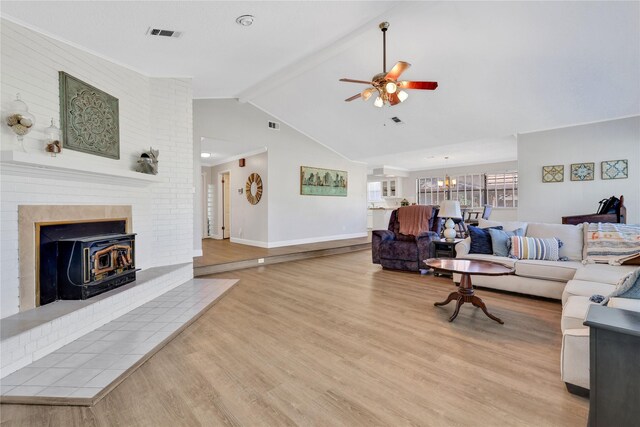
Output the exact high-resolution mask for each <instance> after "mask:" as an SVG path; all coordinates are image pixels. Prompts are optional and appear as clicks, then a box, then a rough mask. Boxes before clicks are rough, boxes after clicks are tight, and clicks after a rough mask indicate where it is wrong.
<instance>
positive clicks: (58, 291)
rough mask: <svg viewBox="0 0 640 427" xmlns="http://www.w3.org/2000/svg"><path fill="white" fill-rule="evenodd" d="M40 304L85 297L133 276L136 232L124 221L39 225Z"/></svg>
mask: <svg viewBox="0 0 640 427" xmlns="http://www.w3.org/2000/svg"><path fill="white" fill-rule="evenodd" d="M39 250H40V256H39V276H38V278H39V289H40V305H45V304H48V303H51V302H53V301H55V300H57V299H62V300H77V299H87V298H90V297H92V296H95V295H98V294H101V293H103V292H106V291H108V290H110V289H114V288H116V287H118V286H122V285H124V284H126V283H129V282H132V281H134V280H135V279H136V271H137V270H136V267H135V234H133V233H126V223H125V221H124V220H114V221H96V222H79V223H70V224H51V225H43V226H41V227H40V245H39Z"/></svg>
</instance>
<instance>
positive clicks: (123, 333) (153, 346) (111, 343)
mask: <svg viewBox="0 0 640 427" xmlns="http://www.w3.org/2000/svg"><path fill="white" fill-rule="evenodd" d="M236 282H237V280H220V279H192V280H190V281H188V282H186V283H184V284H182V285H180V286H178V287H176V288H174V289H173V290H170V291H168V292H166V293H164V294H163V295H161V296H159V297H157V298H155V299H153V300H151V301H149V302H147V303H145V304H143V305H141V306H140V307H138V308H136V309H134V310H132V311H130V312H129V313H127V314H125V315H123V316H120V317H118V318H116V319H115V320H113V321H111V322H109V323H106V324H104V325H103V326H101V327H99V328H98V329H96V330H94V331H92V332H89V333H88V334H86V335H83V336H82V337H80V338H78V339H77V340H75V341H72V342H71V343H69V344H67V345H65V346H64V347H62V348H60V349H58V350H56V351H54V352H53V353H51V354H49V355H47V356H45V357H43V358H41V359H39V360H36V361H35V362H33V363H31V364H30V365H28V366H25V367H24V368H22V369H19V370H17V371H16V372H14V373H12V374H10V375H8V376H6V377H4V378H2V379H0V387H1V390H0V392H1V393H0V402H2V403H30V404H65V405H92V404H95V403H96V402H97V401H98V400H100V399H101V398H102V397H103V396H104V395H105V394H106V393H108V392H109V391H110V390H111V389H112V388H114V387H115V386H117V385H118V384H119V383H120V382H121V381H122V380H124V379H125V378H126V377H127V376H128V375H129V374H130V373H131V372H133V371H134V370H135V369H137V368H138V367H139V366H140V365H141V364H142V363H144V361H146V360H147V359H148V358H149V357H151V356H152V355H153V354H154V353H155V352H156V351H158V350H159V349H160V348H162V347H163V346H164V345H165V344H166V343H168V342H169V341H170V340H171V339H172V338H173V337H174V336H175V335H177V334H178V333H179V332H180V331H182V330H183V329H184V328H185V327H186V326H188V325H189V324H190V323H191V322H193V321H194V320H195V319H196V318H197V317H199V315H200V314H202V313H203V312H204V311H206V310H207V309H208V308H209V307H210V306H211V305H212V304H214V303H215V302H216V301H217V300H218V299H220V298H221V297H222V296H223V295H224V294H225V293H226V292H227V291H228V290H229V289H231V287H233V285H235V284H236Z"/></svg>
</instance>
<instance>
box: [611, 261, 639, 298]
mask: <svg viewBox="0 0 640 427" xmlns="http://www.w3.org/2000/svg"><path fill="white" fill-rule="evenodd" d="M611 297H620V298H631V299H640V268H636V269H635V270H633V271H632V272H631V273H629V274H627V275H626V276H625V277H623V278H622V279H621V280H620V281H619V282H618V284H617V285H616V288H615V289H614V290H613V292H611V294H610V295H609V296H608V297H607V301H609V298H611Z"/></svg>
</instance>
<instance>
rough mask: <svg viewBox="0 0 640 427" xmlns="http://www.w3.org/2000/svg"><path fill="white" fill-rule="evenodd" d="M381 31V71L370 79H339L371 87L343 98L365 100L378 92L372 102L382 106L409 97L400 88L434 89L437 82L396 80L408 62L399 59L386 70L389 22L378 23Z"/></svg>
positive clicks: (399, 101)
mask: <svg viewBox="0 0 640 427" xmlns="http://www.w3.org/2000/svg"><path fill="white" fill-rule="evenodd" d="M379 27H380V30H381V31H382V73H380V74H376V75H375V76H373V78H372V79H371V81H365V80H353V79H340V81H341V82H348V83H364V84H368V85H372V86H373V87H370V88H367V89H365V90H363V91H362V93H359V94H357V95H353V96H352V97H349V98H347V99H345V101H347V102H350V101H353V100H354V99H358V98H362V99H363V100H364V101H367V100H368V99H369V98H371V96H372V95H373V94H374V93H376V92H377V93H378V96H377V98H376V100H375V102H374V103H373V105H375V106H376V107H382V106H383V105H384V104H389V105H396V104H399V103H401V102H403V101H404V100H405V99H407V98H408V97H409V94H408V93H407V92H405V91H404V90H402V89H423V90H435V89H436V88H437V87H438V82H412V81H408V80H402V81H398V78H399V77H400V75H401V74H402V73H403V72H404V71H405V70H406V69H407V68H409V67H410V66H411V64H409V63H408V62H404V61H399V62H397V63H396V65H394V66H393V68H392V69H391V71H389V72H387V71H386V69H387V30H388V29H389V23H388V22H383V23H381V24H380V25H379Z"/></svg>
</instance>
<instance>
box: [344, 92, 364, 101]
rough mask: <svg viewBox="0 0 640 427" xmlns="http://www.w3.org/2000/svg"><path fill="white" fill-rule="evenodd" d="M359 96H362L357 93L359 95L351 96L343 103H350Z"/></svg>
mask: <svg viewBox="0 0 640 427" xmlns="http://www.w3.org/2000/svg"><path fill="white" fill-rule="evenodd" d="M361 96H362V94H360V93H359V94H357V95H353V96H351V97H349V98H347V99H345V101H346V102H351V101H353V100H354V99H358V98H360V97H361Z"/></svg>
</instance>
